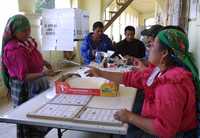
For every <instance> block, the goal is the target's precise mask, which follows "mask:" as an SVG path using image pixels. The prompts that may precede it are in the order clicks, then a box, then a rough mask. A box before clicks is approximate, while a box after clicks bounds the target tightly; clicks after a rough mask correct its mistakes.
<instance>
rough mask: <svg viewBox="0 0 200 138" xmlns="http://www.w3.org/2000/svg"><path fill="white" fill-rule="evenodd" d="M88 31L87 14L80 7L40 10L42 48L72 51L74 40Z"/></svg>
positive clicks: (81, 37) (80, 37)
mask: <svg viewBox="0 0 200 138" xmlns="http://www.w3.org/2000/svg"><path fill="white" fill-rule="evenodd" d="M88 32H89V14H88V12H86V11H83V10H80V9H73V8H66V9H45V10H44V11H43V12H42V50H57V51H73V45H74V44H73V43H74V40H80V39H83V37H84V36H85V35H86V34H87V33H88Z"/></svg>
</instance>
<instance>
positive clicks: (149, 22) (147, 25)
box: [145, 18, 156, 29]
mask: <svg viewBox="0 0 200 138" xmlns="http://www.w3.org/2000/svg"><path fill="white" fill-rule="evenodd" d="M154 24H156V21H155V18H148V19H145V28H146V29H148V28H150V27H151V26H152V25H154Z"/></svg>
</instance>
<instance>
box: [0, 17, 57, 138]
mask: <svg viewBox="0 0 200 138" xmlns="http://www.w3.org/2000/svg"><path fill="white" fill-rule="evenodd" d="M30 32H31V27H30V22H29V21H28V19H27V18H26V17H25V16H24V15H14V16H12V17H10V18H9V20H8V22H7V24H6V27H5V31H4V34H3V41H2V75H3V79H4V83H5V85H6V86H7V88H8V90H9V92H10V94H11V99H12V102H13V104H14V107H16V106H19V105H20V104H22V103H24V102H25V101H27V100H29V99H30V98H32V97H34V96H35V95H37V94H39V93H41V92H42V91H44V90H46V89H48V88H49V82H48V78H47V75H52V74H54V71H53V70H52V66H51V65H50V64H49V63H48V62H47V61H45V60H44V59H43V57H42V55H41V53H40V52H39V51H38V50H37V43H36V41H35V40H34V39H33V38H32V37H31V36H30ZM44 66H46V67H47V70H46V71H44V70H43V67H44ZM38 102H39V101H38ZM17 126H18V127H17V137H19V138H21V137H32V136H36V135H37V136H38V137H42V136H43V135H44V134H45V133H46V132H47V129H48V128H45V127H42V128H41V127H39V128H36V127H33V126H27V125H17Z"/></svg>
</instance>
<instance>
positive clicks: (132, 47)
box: [111, 26, 145, 59]
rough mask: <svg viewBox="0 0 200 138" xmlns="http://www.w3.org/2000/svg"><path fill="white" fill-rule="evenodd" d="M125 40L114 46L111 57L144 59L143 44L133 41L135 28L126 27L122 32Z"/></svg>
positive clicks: (136, 40)
mask: <svg viewBox="0 0 200 138" xmlns="http://www.w3.org/2000/svg"><path fill="white" fill-rule="evenodd" d="M124 34H125V39H124V40H122V41H120V42H118V43H117V44H116V46H115V47H116V50H115V53H114V54H113V55H112V56H111V57H115V56H119V55H121V56H123V57H135V58H139V59H141V58H144V57H145V46H144V43H143V42H142V41H140V40H138V39H135V38H134V37H135V28H134V27H133V26H127V27H126V28H125V30H124Z"/></svg>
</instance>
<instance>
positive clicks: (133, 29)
mask: <svg viewBox="0 0 200 138" xmlns="http://www.w3.org/2000/svg"><path fill="white" fill-rule="evenodd" d="M126 31H133V32H134V33H135V27H133V26H126V28H125V29H124V32H125V33H126Z"/></svg>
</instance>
